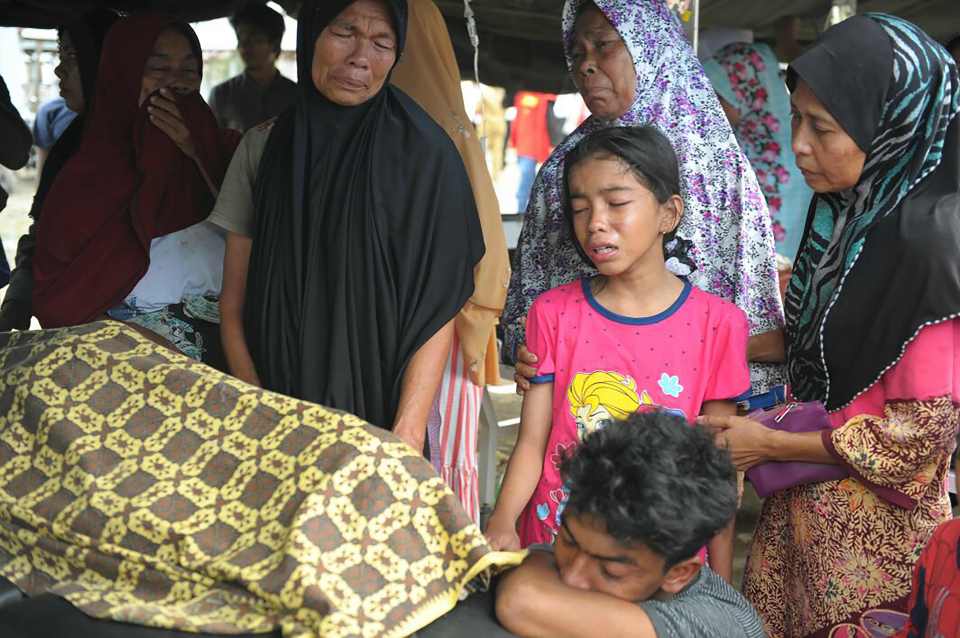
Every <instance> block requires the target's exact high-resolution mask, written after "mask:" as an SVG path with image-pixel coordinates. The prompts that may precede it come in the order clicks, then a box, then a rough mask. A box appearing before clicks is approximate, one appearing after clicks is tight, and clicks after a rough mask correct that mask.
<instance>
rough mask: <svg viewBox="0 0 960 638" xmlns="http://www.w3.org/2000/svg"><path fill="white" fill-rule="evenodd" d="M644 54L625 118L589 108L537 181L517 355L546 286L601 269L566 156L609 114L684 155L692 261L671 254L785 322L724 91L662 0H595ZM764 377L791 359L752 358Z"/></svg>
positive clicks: (510, 332)
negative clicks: (582, 229)
mask: <svg viewBox="0 0 960 638" xmlns="http://www.w3.org/2000/svg"><path fill="white" fill-rule="evenodd" d="M580 4H581V0H567V2H566V4H565V5H564V9H563V40H564V50H565V53H566V56H567V65H568V67H571V68H572V57H571V56H572V54H571V49H572V39H573V32H574V23H575V19H576V13H577V9H578V7H579V5H580ZM595 4H596V6H597V7H598V8H599V9H600V10H601V11H602V12H603V13H604V15H605V16H606V17H607V20H609V21H610V23H611V24H612V25H613V26H614V28H616V30H617V32H618V33H619V34H620V37H621V38H622V39H623V41H624V43H625V44H626V46H627V49H628V50H629V52H630V55H631V56H632V57H633V62H634V68H635V69H636V73H637V85H636V86H637V88H636V97H635V99H634V102H633V104H632V105H631V106H630V108H629V109H628V110H627V112H626V113H625V114H624V115H623V116H621V117H620V118H618V119H616V120H614V121H604V120H600V119H599V118H597V117H596V116H592V117H590V118H589V119H587V120H586V121H585V122H584V123H583V124H582V125H581V126H580V127H579V128H577V130H575V131H574V132H573V133H571V134H570V135H569V136H568V137H567V138H566V139H565V140H564V141H563V142H561V143H560V145H558V146H557V148H556V149H554V151H553V153H552V154H551V155H550V158H549V159H548V160H547V161H546V162H545V163H544V165H543V166H542V167H541V169H540V173H539V174H538V175H537V179H536V181H535V183H534V187H533V193H532V195H531V197H530V205H529V206H528V207H527V212H526V216H525V217H524V222H523V230H522V231H521V233H520V239H519V243H518V246H517V255H516V257H515V261H514V272H513V277H512V278H511V281H510V289H509V291H508V293H507V304H506V307H505V309H504V314H503V321H502V322H503V327H504V345H505V347H506V349H507V352H508V353H510V356H515V354H516V349H517V347H518V346H519V344H521V343H523V340H524V318H525V316H526V314H527V311H528V310H529V308H530V305H531V304H532V303H533V301H534V299H536V298H537V297H538V296H539V295H540V294H541V293H543V292H545V291H546V290H549V289H550V288H554V287H556V286H559V285H562V284H565V283H568V282H570V281H573V280H574V279H578V278H580V277H583V276H590V275H592V274H595V272H596V271H595V270H594V269H593V268H592V267H590V266H588V265H586V264H585V263H584V262H583V261H582V259H581V258H580V256H579V255H578V253H577V250H576V247H575V246H574V241H575V240H574V239H573V238H572V237H571V236H570V232H569V229H568V225H567V221H566V218H565V216H564V212H563V211H564V183H563V174H564V173H563V171H564V158H565V157H566V155H567V153H569V152H570V150H571V149H573V147H574V146H576V144H577V143H578V142H579V141H580V140H582V139H583V138H584V137H585V136H586V135H588V134H590V133H591V132H593V131H595V130H598V129H600V128H604V127H608V126H640V125H646V124H649V125H653V126H656V127H657V128H658V129H660V131H661V132H663V133H664V134H665V135H666V136H667V138H668V139H669V140H670V142H671V144H672V146H673V148H674V150H675V151H676V153H677V157H678V159H679V162H680V181H681V190H682V193H681V194H682V195H683V200H684V202H685V204H686V208H685V210H684V214H683V218H682V219H681V220H680V226H679V230H678V235H679V237H681V238H683V239H684V240H686V241H684V242H679V243H680V244H681V245H688V244H689V243H692V247H691V248H690V253H689V255H688V257H689V258H690V259H691V260H692V262H693V264H695V266H696V270H694V271H693V272H692V273H691V272H689V267H688V266H687V265H686V264H685V263H682V260H680V259H679V258H678V257H677V256H676V255H668V258H669V257H671V256H672V257H673V258H672V259H668V262H667V265H668V267H671V269H672V270H673V271H674V272H676V274H678V275H688V276H689V278H690V281H691V283H693V284H694V285H695V286H697V287H698V288H700V289H702V290H705V291H707V292H710V293H713V294H715V295H717V296H719V297H722V298H724V299H727V300H730V301H733V302H734V303H735V304H736V305H737V306H738V307H739V308H740V309H741V310H743V311H744V312H745V313H746V315H747V319H748V320H749V323H750V333H751V334H760V333H764V332H767V331H770V330H774V329H777V328H780V327H782V326H783V310H782V307H781V302H780V295H779V292H778V288H777V271H776V264H775V260H774V254H775V253H774V242H773V232H772V230H771V226H770V215H769V213H768V212H767V205H766V202H765V201H764V198H763V194H762V192H761V190H760V186H759V185H758V184H757V179H756V177H755V176H754V173H753V169H752V168H751V167H750V163H749V162H748V161H747V159H746V158H745V157H744V155H743V153H742V152H741V150H740V147H739V145H738V144H737V140H736V137H734V135H733V130H732V129H731V128H730V124H729V122H728V121H727V118H726V116H725V115H724V113H723V110H722V109H721V107H720V102H719V101H718V100H717V95H716V93H715V92H714V90H713V87H712V86H711V85H710V81H709V80H707V78H706V76H705V75H704V73H703V68H702V67H701V66H700V62H699V61H698V60H697V57H696V55H695V54H694V52H693V49H692V48H691V47H690V44H689V43H688V42H687V39H686V36H685V35H684V32H683V29H682V27H681V25H680V23H679V22H678V21H677V19H676V18H675V17H674V16H673V14H672V13H671V12H670V10H669V9H668V8H667V5H666V3H665V2H663V1H662V0H644V1H642V2H637V1H635V0H596V2H595ZM751 375H752V381H753V385H754V389H755V390H757V391H761V390H765V389H766V388H767V387H768V386H770V385H773V384H775V383H776V382H782V380H783V376H782V369H781V366H772V365H762V364H760V365H754V366H751Z"/></svg>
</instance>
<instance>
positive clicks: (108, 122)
mask: <svg viewBox="0 0 960 638" xmlns="http://www.w3.org/2000/svg"><path fill="white" fill-rule="evenodd" d="M169 27H174V28H176V29H178V30H180V31H181V32H183V34H184V35H185V36H187V38H188V40H189V41H190V44H191V46H192V47H193V49H194V51H195V53H196V55H197V60H198V62H200V61H201V60H202V58H201V51H200V43H199V41H198V40H197V36H196V34H195V33H194V32H193V30H192V29H191V28H190V27H189V26H188V25H186V24H184V23H182V22H179V21H177V20H175V19H173V18H170V17H167V16H162V15H156V14H143V15H137V16H133V17H129V18H125V19H122V20H119V21H118V22H117V23H116V24H115V25H114V26H113V27H112V28H111V29H110V32H109V33H108V34H107V38H106V41H105V42H104V46H103V53H102V56H101V61H100V69H99V73H98V76H97V89H96V98H95V99H94V101H93V108H92V110H91V112H90V114H89V115H88V120H87V122H86V125H85V128H84V132H83V141H82V142H81V144H80V148H79V150H78V151H77V153H76V154H75V155H74V156H73V157H72V158H71V159H70V161H69V162H68V163H67V164H66V166H64V168H63V170H62V171H61V172H60V175H59V176H58V177H57V180H56V182H55V183H54V184H53V186H52V188H51V190H50V193H49V194H48V195H47V198H46V201H45V202H44V205H43V209H42V213H41V215H40V219H39V221H38V223H37V249H36V255H35V257H34V261H33V278H34V287H33V312H34V314H35V315H36V317H37V318H38V319H39V320H40V323H41V325H43V327H45V328H49V327H58V326H68V325H75V324H79V323H84V322H87V321H91V320H93V319H95V318H96V317H98V316H100V315H102V314H103V313H104V312H105V311H106V310H107V309H109V308H111V307H113V306H115V305H117V304H118V303H120V302H121V301H122V300H123V299H124V297H126V295H127V294H128V293H129V292H130V291H131V290H132V289H133V287H134V286H135V285H136V284H137V282H138V281H140V279H141V278H142V277H143V275H144V273H146V271H147V267H148V266H149V263H150V242H151V240H152V239H154V238H156V237H160V236H162V235H167V234H169V233H172V232H175V231H178V230H181V229H183V228H186V227H188V226H191V225H193V224H196V223H198V222H200V221H202V220H203V219H205V218H206V217H207V215H209V213H210V210H211V209H212V208H213V194H212V193H211V192H210V189H209V187H208V185H207V183H206V181H205V180H204V178H203V175H202V174H201V172H200V170H199V169H198V167H197V164H196V162H194V160H193V159H191V158H188V157H187V156H186V155H184V154H183V152H182V151H180V149H179V148H177V146H176V145H175V144H174V142H173V141H172V140H171V139H170V138H169V137H168V136H167V135H166V134H165V133H164V132H163V131H161V130H160V129H158V128H157V127H156V126H154V125H153V124H151V123H150V120H149V118H148V114H147V104H148V101H149V100H147V101H144V104H143V106H138V104H137V102H138V100H139V97H140V90H141V84H142V79H143V70H144V65H145V64H146V61H147V59H148V58H149V57H150V54H151V53H152V52H153V47H154V44H155V42H156V40H157V37H158V36H159V35H160V33H161V32H162V31H163V30H164V29H167V28H169ZM176 99H177V106H178V107H179V109H180V113H181V115H182V116H183V119H184V121H185V122H186V125H187V127H188V128H189V129H190V133H191V136H192V139H193V145H194V147H195V149H196V152H197V155H198V157H199V158H200V161H201V163H202V164H203V166H204V168H205V170H206V173H207V175H208V176H209V177H210V180H211V181H212V182H213V183H214V185H215V186H219V185H220V183H221V182H222V180H223V175H224V173H225V172H226V168H227V164H228V163H229V161H230V157H231V155H232V154H233V150H234V149H235V148H236V144H237V142H238V139H239V138H238V135H236V134H235V133H234V132H229V133H226V132H222V131H221V130H220V129H219V128H218V127H217V122H216V119H215V118H214V115H213V113H212V112H211V110H210V108H209V107H208V106H207V104H206V103H205V102H204V101H203V98H201V97H200V94H199V93H198V92H196V91H194V92H192V93H191V94H189V95H185V96H179V97H177V98H176Z"/></svg>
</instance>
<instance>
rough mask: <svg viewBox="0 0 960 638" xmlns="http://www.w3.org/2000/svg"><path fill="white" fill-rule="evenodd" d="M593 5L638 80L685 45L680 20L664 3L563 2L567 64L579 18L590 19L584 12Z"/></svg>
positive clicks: (623, 0)
mask: <svg viewBox="0 0 960 638" xmlns="http://www.w3.org/2000/svg"><path fill="white" fill-rule="evenodd" d="M589 5H593V6H595V7H596V8H597V9H599V11H600V13H601V14H602V15H603V17H604V18H606V21H607V23H609V25H610V26H611V27H612V28H613V29H614V30H615V31H616V32H617V35H619V36H620V39H621V40H623V42H624V44H625V45H626V47H627V50H628V51H629V52H630V56H631V57H632V58H633V62H634V65H635V66H636V67H637V79H638V81H639V80H640V79H641V78H642V77H643V73H641V71H643V70H644V69H651V70H652V69H656V68H657V67H658V66H659V62H660V59H661V56H662V55H663V54H664V53H665V52H666V51H668V50H669V49H673V48H676V47H677V45H678V43H682V42H685V38H686V36H685V34H684V32H683V27H682V26H681V25H680V22H679V20H678V19H677V18H676V16H674V15H673V14H672V13H671V12H670V9H669V8H668V7H667V3H666V2H662V1H651V0H566V1H565V3H564V7H563V21H562V24H563V45H564V51H565V53H566V57H567V65H568V66H570V65H571V64H572V51H573V46H574V44H575V38H576V34H577V22H578V17H579V16H580V15H584V17H585V19H589V14H588V13H587V12H589V11H591V9H592V7H590V6H589Z"/></svg>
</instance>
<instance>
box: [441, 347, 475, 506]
mask: <svg viewBox="0 0 960 638" xmlns="http://www.w3.org/2000/svg"><path fill="white" fill-rule="evenodd" d="M467 372H468V370H467V364H466V360H465V358H464V356H463V352H462V350H461V349H460V339H459V337H457V336H454V338H453V346H452V347H451V349H450V357H449V358H448V359H447V365H446V367H445V368H444V370H443V380H442V381H441V382H440V392H438V393H437V398H436V400H435V401H434V404H433V410H431V415H430V419H429V421H428V422H427V435H428V437H429V441H430V462H431V463H433V467H434V468H435V469H436V470H437V473H438V474H440V476H442V477H443V480H444V481H446V483H447V485H449V486H450V489H451V490H453V493H454V494H456V496H457V498H459V499H460V502H461V503H463V508H464V509H465V510H467V513H468V514H470V516H471V517H472V518H473V520H474V522H476V523H479V522H480V479H479V476H478V474H477V430H478V429H479V424H480V404H481V402H482V400H483V390H484V388H483V386H479V385H476V384H475V383H473V382H472V381H471V380H470V376H469V375H468V373H467Z"/></svg>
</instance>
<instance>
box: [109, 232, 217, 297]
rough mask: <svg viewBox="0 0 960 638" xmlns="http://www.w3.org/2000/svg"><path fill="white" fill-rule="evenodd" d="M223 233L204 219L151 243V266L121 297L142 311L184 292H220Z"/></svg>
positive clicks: (208, 293) (204, 293) (182, 294)
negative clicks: (128, 291) (124, 297)
mask: <svg viewBox="0 0 960 638" xmlns="http://www.w3.org/2000/svg"><path fill="white" fill-rule="evenodd" d="M224 237H225V232H224V231H223V230H221V229H220V228H218V227H217V226H214V225H213V224H211V223H209V222H206V221H203V222H200V223H199V224H194V225H193V226H189V227H187V228H184V229H183V230H178V231H177V232H175V233H170V234H169V235H164V236H163V237H157V238H156V239H154V240H153V241H152V242H151V243H150V267H149V268H148V269H147V272H146V274H145V275H144V276H143V278H142V279H141V280H140V281H139V282H138V283H137V285H136V286H135V287H134V289H133V290H132V291H131V292H130V294H129V295H127V298H126V299H125V300H124V301H125V302H126V304H127V305H129V306H132V307H134V308H136V309H137V310H140V311H143V312H152V311H154V310H160V309H162V308H165V307H166V306H169V305H172V304H177V303H180V302H181V301H182V300H183V298H184V297H185V296H187V295H214V296H219V295H220V288H221V286H222V284H223V251H224V246H225V241H224Z"/></svg>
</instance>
